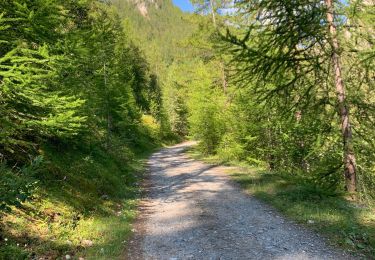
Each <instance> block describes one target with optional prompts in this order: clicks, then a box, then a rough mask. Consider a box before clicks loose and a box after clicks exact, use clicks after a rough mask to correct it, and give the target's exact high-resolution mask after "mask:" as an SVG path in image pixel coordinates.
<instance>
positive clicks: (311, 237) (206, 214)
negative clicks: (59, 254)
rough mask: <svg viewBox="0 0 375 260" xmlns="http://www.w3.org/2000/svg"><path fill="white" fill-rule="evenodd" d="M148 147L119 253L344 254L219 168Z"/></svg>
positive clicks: (171, 258)
mask: <svg viewBox="0 0 375 260" xmlns="http://www.w3.org/2000/svg"><path fill="white" fill-rule="evenodd" d="M190 145H192V143H183V144H180V145H177V146H173V147H170V148H166V149H163V150H161V151H160V152H158V153H155V154H154V155H153V156H152V157H151V158H150V160H149V171H150V176H149V179H148V181H147V183H148V184H147V186H148V192H147V196H146V198H145V199H144V201H143V202H142V203H141V206H140V218H139V220H138V221H137V223H136V224H135V229H134V230H133V231H134V237H133V239H132V240H131V241H130V246H129V249H128V251H127V252H126V253H125V259H163V260H164V259H166V260H178V259H212V260H214V259H215V260H216V259H352V258H353V257H352V256H350V255H348V254H346V253H344V252H340V251H339V250H337V249H333V248H331V247H329V246H328V245H327V244H326V243H325V242H324V239H323V238H321V237H319V236H318V235H316V234H314V233H313V232H310V231H309V230H307V229H306V228H304V227H301V226H299V225H296V224H295V223H293V222H292V221H289V220H287V219H285V218H284V217H282V216H281V215H279V214H278V213H277V212H276V211H275V210H273V209H272V208H271V207H269V206H267V205H265V204H264V203H262V202H260V201H258V200H257V199H255V198H253V197H251V196H249V195H246V194H244V193H243V192H242V191H241V189H240V188H239V187H238V186H237V185H234V184H233V183H232V182H231V181H230V179H229V177H228V175H227V174H226V173H225V171H226V170H227V169H228V167H222V166H214V165H208V164H205V163H202V162H199V161H196V160H193V159H191V158H189V157H188V156H186V155H185V154H184V151H185V149H186V148H187V147H189V146H190Z"/></svg>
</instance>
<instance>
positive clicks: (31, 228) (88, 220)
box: [0, 141, 155, 260]
mask: <svg viewBox="0 0 375 260" xmlns="http://www.w3.org/2000/svg"><path fill="white" fill-rule="evenodd" d="M149 143H150V144H151V143H152V142H151V141H150V142H149ZM114 144H115V145H116V147H114V148H113V149H110V150H109V151H107V150H105V149H103V148H101V146H99V145H94V146H92V147H86V146H85V145H83V144H82V145H81V144H76V145H70V144H69V145H67V146H64V145H58V146H46V147H43V148H42V149H43V151H41V153H43V154H44V157H45V163H44V167H45V169H43V170H42V171H41V172H40V173H38V176H36V178H37V180H38V190H36V192H35V193H34V195H33V198H32V199H31V200H30V201H28V202H27V203H25V204H23V205H22V207H21V208H19V209H15V208H14V209H13V210H12V212H10V213H4V214H3V215H2V216H1V222H0V231H1V232H0V234H1V237H0V259H4V260H5V259H6V260H13V259H15V260H16V259H17V260H18V259H34V258H35V259H65V256H66V255H69V256H70V257H71V259H79V258H80V257H83V258H84V259H117V258H119V257H120V256H121V254H122V253H123V250H124V247H125V243H126V240H127V239H128V238H129V235H130V234H131V223H132V221H133V220H134V218H135V217H136V206H137V200H138V198H139V194H140V187H139V185H138V182H139V181H140V180H141V178H142V173H143V168H144V161H145V159H146V158H147V157H148V156H149V154H151V152H152V151H153V149H154V148H155V146H152V145H150V146H146V147H144V148H143V151H141V150H135V149H130V148H129V147H127V146H126V145H124V144H122V143H121V142H117V144H116V141H115V143H114Z"/></svg>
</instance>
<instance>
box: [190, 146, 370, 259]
mask: <svg viewBox="0 0 375 260" xmlns="http://www.w3.org/2000/svg"><path fill="white" fill-rule="evenodd" d="M190 155H191V156H192V157H194V158H196V159H202V160H205V161H206V162H209V163H221V162H220V160H219V159H218V158H217V157H215V156H211V157H208V158H207V157H203V156H201V155H200V154H199V152H198V151H197V150H195V149H193V150H192V151H190ZM230 165H236V166H239V165H240V167H238V168H237V169H236V170H233V171H231V172H230V175H231V176H232V178H233V179H234V180H236V181H237V182H238V183H239V184H240V185H241V186H242V187H243V188H244V189H245V190H246V191H247V192H248V193H249V194H252V195H254V196H255V197H257V198H259V199H261V200H263V201H265V202H266V203H268V204H270V205H272V206H274V207H275V208H276V209H278V210H279V211H280V212H282V213H283V214H284V215H285V216H287V217H289V218H290V219H293V220H295V221H296V222H298V223H302V224H304V225H306V226H308V227H309V228H311V229H313V230H316V231H317V232H319V233H321V234H323V235H324V236H326V237H327V238H328V239H329V241H330V242H331V243H332V244H335V245H339V246H341V247H343V248H345V249H347V250H349V251H352V252H355V253H359V254H362V255H364V256H365V257H366V258H369V259H375V211H374V209H373V208H370V207H366V206H365V205H360V204H356V203H354V202H351V201H348V200H346V199H345V198H344V197H343V196H342V194H341V195H340V194H335V193H332V192H329V191H326V190H324V189H321V188H319V187H316V186H315V185H313V184H311V183H309V182H306V181H305V180H304V179H303V178H302V177H301V176H295V175H292V174H286V173H284V174H281V173H274V172H271V173H270V172H267V171H264V170H262V169H256V168H254V167H251V166H248V165H245V164H240V163H231V164H230Z"/></svg>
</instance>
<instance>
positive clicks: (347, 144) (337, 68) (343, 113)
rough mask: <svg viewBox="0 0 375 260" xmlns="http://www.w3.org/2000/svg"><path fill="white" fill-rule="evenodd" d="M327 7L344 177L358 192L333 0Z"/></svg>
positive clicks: (348, 188) (347, 184)
mask: <svg viewBox="0 0 375 260" xmlns="http://www.w3.org/2000/svg"><path fill="white" fill-rule="evenodd" d="M325 4H326V7H327V22H328V26H329V34H330V40H331V46H332V65H333V74H334V78H335V86H336V93H337V98H338V108H339V114H340V117H341V132H342V138H343V152H344V158H343V159H344V176H345V181H346V189H347V191H348V192H351V193H354V192H356V186H357V183H356V172H357V170H356V162H355V154H354V151H353V143H352V130H351V126H350V120H349V108H348V106H347V104H346V95H345V86H344V82H343V79H342V75H341V63H340V56H339V43H338V39H337V31H336V26H335V24H334V14H333V12H334V7H333V3H332V0H325Z"/></svg>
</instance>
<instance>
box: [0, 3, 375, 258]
mask: <svg viewBox="0 0 375 260" xmlns="http://www.w3.org/2000/svg"><path fill="white" fill-rule="evenodd" d="M191 2H192V4H193V5H194V6H195V9H196V11H195V12H194V13H186V12H182V11H181V10H180V9H179V8H178V7H176V6H174V5H173V3H172V1H170V0H134V1H133V0H12V1H9V0H0V259H70V256H74V257H77V259H117V258H119V256H120V255H121V254H122V252H123V248H124V246H125V245H126V239H127V237H129V236H130V234H131V233H132V226H131V223H132V222H133V221H134V219H135V218H136V215H137V210H136V208H137V203H138V199H139V198H140V196H141V193H142V187H141V186H142V185H141V182H142V180H143V179H144V178H145V167H146V166H145V161H146V159H147V158H148V157H149V156H150V154H151V153H152V152H154V151H155V150H156V149H159V148H160V147H163V146H165V145H170V144H174V143H178V142H181V141H183V140H188V139H191V140H196V141H198V145H197V147H196V148H194V150H193V151H191V153H192V156H196V157H199V158H200V159H204V160H210V161H211V162H215V163H221V164H228V165H239V166H241V167H242V168H246V169H251V170H250V171H256V172H257V173H256V174H257V175H256V176H255V177H256V178H257V181H256V180H255V179H254V178H255V177H254V176H253V177H251V176H250V175H249V174H248V173H247V174H239V175H237V176H234V178H235V179H237V180H238V181H239V182H240V183H241V182H242V184H243V185H244V186H245V188H246V187H247V186H249V185H251V184H254V183H255V182H256V183H257V185H259V187H260V186H261V185H270V186H265V187H264V190H258V193H259V196H260V198H263V199H264V200H265V201H268V202H269V203H270V204H272V205H273V206H275V207H276V208H279V209H280V210H281V211H282V212H284V213H285V214H286V215H293V214H294V215H298V214H300V215H301V212H302V215H304V214H305V215H306V218H307V219H314V216H316V219H314V221H315V222H316V223H317V225H318V224H322V223H323V222H324V223H325V224H324V225H326V226H324V225H323V224H322V225H321V226H318V227H317V228H316V229H318V230H321V229H327V230H328V231H325V232H326V234H327V235H328V236H331V237H334V238H335V239H336V238H337V240H338V241H339V243H341V244H340V245H341V246H343V247H345V248H349V249H350V250H353V251H360V252H361V253H363V254H364V255H365V256H370V257H371V256H374V254H375V238H374V237H375V213H374V204H375V93H374V91H375V85H374V84H375V70H374V68H375V47H374V42H375V5H374V2H373V1H371V0H353V1H351V0H349V1H338V0H337V1H336V0H324V1H312V0H299V1H294V0H285V1H276V0H262V1H245V0H238V1H227V0H192V1H191ZM262 178H263V179H262ZM272 182H273V183H272ZM271 186H272V187H271ZM259 187H258V189H261V187H260V188H259ZM271 188H272V191H270V190H271ZM298 203H300V204H298ZM292 204H294V205H299V206H300V208H299V209H298V210H296V212H294V211H291V210H290V205H292ZM314 205H315V206H314ZM327 205H328V206H327ZM348 205H349V206H348ZM288 207H289V209H288ZM311 208H315V209H316V210H317V211H319V210H323V208H324V209H326V210H327V212H329V214H333V215H334V214H335V213H332V212H335V211H336V210H337V211H338V212H339V213H337V214H338V215H334V216H335V217H337V219H338V220H337V219H335V220H332V222H335V221H336V220H337V221H336V222H337V224H335V223H336V222H335V223H333V224H332V226H327V225H328V224H327V222H328V221H327V220H321V219H320V218H323V215H324V214H325V212H323V213H322V214H321V215H319V214H317V213H316V212H315V211H311V212H310V211H309V210H311ZM319 212H321V211H319ZM341 213H342V215H340V214H341ZM308 214H310V215H308ZM314 214H315V215H314ZM353 214H355V215H356V216H357V217H356V218H355V219H354V218H353V217H352V216H353ZM305 215H304V216H305ZM318 215H319V216H318ZM292 218H293V216H292ZM295 218H297V221H298V217H295ZM303 221H305V219H304V220H303ZM334 225H336V226H334ZM333 226H334V227H333ZM330 232H331V233H332V234H330ZM65 256H66V258H63V257H65ZM67 256H69V258H68V257H67ZM78 257H81V258H78ZM74 259H75V258H74ZM369 259H370V258H369Z"/></svg>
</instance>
